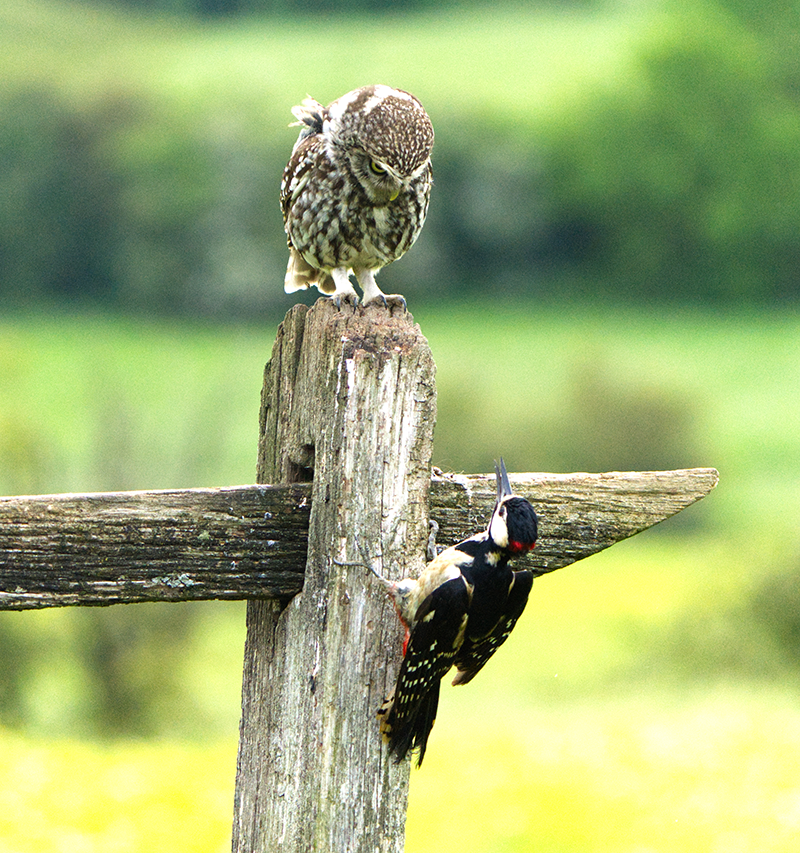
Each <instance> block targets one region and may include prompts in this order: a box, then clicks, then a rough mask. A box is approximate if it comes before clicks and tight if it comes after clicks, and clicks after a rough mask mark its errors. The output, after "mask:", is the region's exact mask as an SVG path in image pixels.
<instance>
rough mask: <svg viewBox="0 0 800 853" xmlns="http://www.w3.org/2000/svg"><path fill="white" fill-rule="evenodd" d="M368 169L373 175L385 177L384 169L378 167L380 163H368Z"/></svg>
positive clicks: (371, 161)
mask: <svg viewBox="0 0 800 853" xmlns="http://www.w3.org/2000/svg"><path fill="white" fill-rule="evenodd" d="M369 168H370V171H371V172H372V174H373V175H385V174H386V169H384V168H383V166H381V165H380V163H376V162H375V161H374V160H370V161H369Z"/></svg>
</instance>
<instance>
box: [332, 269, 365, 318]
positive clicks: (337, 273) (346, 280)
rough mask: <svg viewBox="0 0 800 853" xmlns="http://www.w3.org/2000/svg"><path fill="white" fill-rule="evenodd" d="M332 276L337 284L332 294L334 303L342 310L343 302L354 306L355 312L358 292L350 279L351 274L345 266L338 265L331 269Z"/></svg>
mask: <svg viewBox="0 0 800 853" xmlns="http://www.w3.org/2000/svg"><path fill="white" fill-rule="evenodd" d="M331 278H332V279H333V282H334V284H335V285H336V290H335V291H334V292H333V293H332V294H331V299H333V303H334V305H335V306H336V307H337V308H338V309H339V310H340V311H341V310H342V303H344V304H345V305H352V306H353V313H355V310H356V307H357V306H358V294H357V293H356V289H355V288H354V287H353V283H352V282H351V281H350V276H349V275H348V272H347V270H346V269H345V268H344V267H337V268H336V269H334V270H331Z"/></svg>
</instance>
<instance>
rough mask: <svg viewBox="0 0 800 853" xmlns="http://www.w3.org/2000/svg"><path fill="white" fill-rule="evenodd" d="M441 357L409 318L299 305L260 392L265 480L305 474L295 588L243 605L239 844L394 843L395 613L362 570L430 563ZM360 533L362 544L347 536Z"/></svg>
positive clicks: (361, 846)
mask: <svg viewBox="0 0 800 853" xmlns="http://www.w3.org/2000/svg"><path fill="white" fill-rule="evenodd" d="M434 372H435V367H434V363H433V359H432V357H431V353H430V349H429V347H428V344H427V341H426V340H425V338H424V337H423V336H422V334H421V333H420V331H419V327H417V326H415V325H414V323H413V319H412V318H411V317H410V315H407V314H405V313H404V314H402V315H400V316H394V317H392V316H390V315H389V313H388V312H387V310H386V309H385V308H383V307H380V308H378V307H371V306H368V307H367V308H366V309H361V308H359V309H358V310H356V311H355V312H349V311H339V310H337V309H336V308H335V307H334V305H333V304H332V303H331V302H330V301H329V300H324V301H323V300H320V301H318V302H317V304H316V305H315V306H314V307H313V308H311V309H310V310H309V309H307V308H306V307H305V306H296V307H295V308H294V309H293V310H292V311H291V312H289V314H288V315H287V317H286V319H285V320H284V322H283V324H282V325H281V327H280V328H279V331H278V337H277V340H276V342H275V345H274V347H273V351H272V359H271V361H270V363H269V364H268V365H267V369H266V372H265V379H264V390H263V394H262V412H261V439H260V448H259V470H258V478H259V482H264V483H289V482H298V481H303V480H308V479H310V478H311V476H312V473H313V486H312V508H311V517H310V521H309V533H308V558H307V564H306V574H305V582H304V586H303V590H302V592H301V593H300V594H299V595H297V596H296V597H294V598H293V599H292V600H291V601H290V602H289V603H288V605H287V606H285V607H283V608H282V607H281V604H280V603H279V602H275V601H251V602H249V604H248V613H247V642H246V647H245V664H244V679H243V691H242V723H241V733H240V743H239V759H238V772H237V781H236V801H235V819H234V830H233V850H234V851H235V853H251V851H253V852H254V851H287V853H300V851H303V853H306V851H325V853H328V851H330V853H339V851H342V853H344V851H348V852H349V851H364V853H375V852H376V851H398V853H399V851H402V849H403V839H404V825H405V814H406V800H407V792H408V765H407V764H401V765H399V766H398V765H395V764H394V763H393V762H390V761H387V760H386V756H385V751H384V748H383V746H382V744H381V742H380V738H379V735H378V730H377V723H376V721H375V711H376V709H377V708H378V706H379V705H380V703H381V701H382V699H383V698H384V696H385V694H386V692H387V691H388V690H389V689H390V687H391V684H392V681H393V679H394V676H395V674H396V673H395V672H394V671H393V668H392V667H391V666H387V664H388V663H389V662H390V661H391V660H392V659H396V657H397V652H398V643H399V631H398V630H397V628H398V626H397V624H396V621H395V619H394V617H393V611H392V609H391V606H390V604H389V602H388V601H387V600H386V598H385V596H384V594H383V591H382V589H381V588H380V587H379V586H378V585H377V584H376V583H375V582H374V581H373V580H371V577H370V575H369V574H368V573H367V572H366V570H364V569H362V568H359V567H353V566H349V567H345V566H339V565H336V563H334V560H338V561H340V562H345V561H351V562H352V561H357V560H361V559H362V555H361V552H362V550H363V551H364V552H366V553H369V554H370V555H378V554H382V555H383V557H382V562H383V566H384V570H385V572H386V573H387V575H388V576H390V577H397V576H400V575H401V574H407V573H409V572H412V571H413V572H417V571H419V570H420V569H421V567H422V564H423V562H424V553H425V543H426V541H427V535H428V528H427V520H428V488H429V486H430V470H431V469H430V461H431V452H432V442H433V427H434V421H435V417H436V393H435V386H434ZM356 536H357V537H358V541H357V542H356Z"/></svg>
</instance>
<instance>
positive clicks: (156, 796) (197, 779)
mask: <svg viewBox="0 0 800 853" xmlns="http://www.w3.org/2000/svg"><path fill="white" fill-rule="evenodd" d="M412 307H413V306H412ZM415 318H416V319H417V320H418V321H419V322H420V324H421V327H422V329H423V331H424V332H425V334H426V335H427V337H428V338H429V341H430V343H431V347H432V349H433V352H434V356H435V358H436V361H437V366H438V378H437V383H438V390H439V409H440V417H439V422H438V424H437V433H436V436H437V438H436V459H435V461H436V462H437V463H438V464H440V465H442V466H444V467H448V468H453V469H456V470H487V469H489V467H490V465H491V460H492V458H493V457H494V456H497V455H499V454H501V453H502V454H503V455H504V456H505V457H506V460H507V462H508V463H509V468H510V469H513V470H547V469H555V470H579V469H583V468H585V467H591V466H590V464H589V463H596V464H595V466H594V467H596V468H601V469H604V468H608V469H611V468H614V467H617V465H616V462H617V461H619V460H624V459H633V460H640V461H641V463H642V464H641V466H637V467H646V466H647V463H648V461H649V460H651V459H654V460H656V461H658V460H659V459H661V458H664V457H663V456H659V453H661V449H660V448H653V447H650V446H649V444H648V441H649V439H648V436H654V437H655V438H654V441H657V442H658V443H659V444H660V445H664V444H667V443H669V435H670V433H671V432H675V431H677V432H678V436H679V439H680V440H679V441H678V442H677V444H675V445H674V446H671V447H670V454H671V455H670V456H669V458H670V459H673V460H674V462H675V464H676V466H677V465H695V464H696V465H712V466H716V467H718V468H719V469H720V472H721V481H720V485H719V487H718V488H717V490H716V491H715V492H714V493H712V495H711V496H709V497H708V498H707V499H705V500H704V501H703V502H701V503H700V504H698V505H697V506H696V507H693V508H692V509H690V510H688V511H686V512H685V513H683V514H681V516H684V517H683V518H682V517H681V516H678V517H677V518H675V519H674V520H672V521H669V522H666V523H665V524H663V525H661V527H660V528H657V529H656V530H654V531H651V532H648V533H645V534H642V535H640V536H638V537H635V538H634V539H632V540H630V541H628V542H625V543H621V544H619V545H617V546H615V547H614V548H612V549H610V550H609V551H607V552H604V553H602V554H599V555H597V556H595V557H593V558H591V559H590V560H587V561H585V562H582V563H579V564H576V565H574V566H571V567H569V568H567V569H565V570H563V571H559V572H556V573H554V574H553V575H550V576H547V577H544V578H541V579H540V580H538V581H537V582H536V584H535V585H534V594H533V595H532V598H531V601H530V603H529V605H528V609H527V611H526V613H525V616H524V617H523V619H522V620H521V622H520V624H519V626H518V627H517V629H516V630H515V632H514V634H513V635H512V637H511V638H510V639H509V641H508V643H507V644H506V646H504V648H503V649H502V650H501V651H500V652H499V653H498V654H497V655H496V656H495V658H494V659H493V660H492V663H491V664H490V666H488V667H487V668H486V670H485V671H484V672H483V673H482V674H481V677H480V678H479V679H476V681H475V682H474V683H473V684H470V685H469V686H468V687H466V688H462V689H458V690H456V689H450V688H446V689H445V690H444V691H443V697H442V707H441V711H440V715H439V719H438V722H437V726H436V728H435V730H434V733H433V736H432V739H431V743H430V750H429V752H428V756H427V757H426V761H425V766H424V768H423V769H422V770H421V771H419V772H414V773H413V775H412V792H411V806H410V811H409V818H408V843H407V849H408V851H409V853H427V851H434V850H442V849H459V848H460V849H466V850H470V851H474V853H484V851H485V852H486V853H497V851H501V853H504V852H505V851H528V850H531V849H535V850H537V851H551V850H552V851H562V853H564V851H567V853H569V851H587V853H588V851H595V850H598V849H602V850H608V851H620V853H623V851H624V853H633V851H658V853H671V851H676V853H677V851H681V853H686V851H690V852H691V851H695V850H696V851H698V853H700V851H703V853H706V851H722V850H725V851H726V853H727V851H742V853H745V851H747V852H748V853H749V851H752V850H758V851H787V853H788V851H790V850H793V849H794V845H795V844H796V838H797V834H798V832H800V787H798V782H797V774H796V767H797V766H798V762H800V712H798V710H797V709H798V701H797V700H798V698H799V697H798V694H800V678H798V671H797V667H796V662H795V661H794V659H793V658H794V653H793V651H792V647H791V646H787V645H786V643H785V642H781V638H782V637H785V636H786V633H785V632H786V630H787V626H788V628H791V626H792V625H793V624H795V622H796V613H797V607H796V596H797V592H796V590H797V587H798V585H797V584H796V576H797V571H796V566H797V554H798V548H797V544H798V537H797V532H796V518H797V516H798V509H800V507H798V502H799V498H800V495H799V494H798V490H797V488H796V483H797V482H798V479H800V470H798V469H799V468H800V429H798V425H800V396H799V395H798V394H797V388H798V380H799V379H800V376H798V373H800V352H799V351H798V350H800V343H798V342H800V317H798V316H796V315H793V314H790V313H787V312H783V313H781V314H767V313H764V314H754V315H733V314H732V315H729V316H723V315H718V314H717V315H707V314H702V313H690V312H684V313H681V312H670V313H669V315H668V316H665V315H663V314H658V313H656V312H650V311H647V310H644V309H643V310H640V311H633V310H627V311H619V310H612V309H603V308H595V309H588V308H586V309H575V310H569V311H566V310H565V311H556V310H552V309H551V310H538V309H537V308H536V307H535V306H530V305H522V306H519V305H516V306H514V305H508V306H505V305H503V304H499V305H494V306H492V307H491V309H490V310H487V309H484V308H478V307H470V306H466V305H465V306H449V307H446V308H444V307H437V306H421V307H420V308H419V310H417V311H416V312H415ZM273 336H274V324H272V325H265V326H264V327H263V328H255V327H250V328H213V327H198V326H196V325H192V324H184V323H172V322H163V321H162V322H140V321H135V320H132V319H127V320H120V319H114V318H109V317H103V316H100V315H97V316H93V317H82V316H70V315H63V314H51V315H49V316H40V315H36V316H34V315H27V316H19V317H16V318H8V317H6V318H4V319H3V320H0V376H2V377H3V378H2V381H0V492H2V493H6V494H8V493H13V492H52V491H63V490H75V491H80V490H93V489H116V488H155V487H166V486H195V485H225V484H233V483H236V482H246V481H251V480H252V479H253V468H254V459H255V443H256V424H257V411H258V394H259V387H260V381H261V372H262V369H263V363H264V361H265V360H266V358H267V357H268V355H269V350H270V348H271V343H272V339H273ZM658 413H662V414H663V413H666V414H664V417H667V416H668V415H669V417H673V418H675V420H674V421H669V422H668V423H667V425H666V429H665V428H664V424H661V428H660V431H659V430H658V429H655V428H652V429H650V428H648V429H647V430H645V429H642V427H641V424H640V423H638V419H640V418H641V419H647V418H654V417H655V416H656V415H658ZM575 424H577V426H575ZM593 424H594V426H595V428H594V430H592V429H591V427H592V425H593ZM675 424H677V426H675ZM630 435H634V437H635V438H636V441H635V442H633V443H632V444H630V446H628V447H626V448H625V449H624V453H621V451H620V444H624V443H625V441H626V440H627V437H630ZM464 436H470V440H469V441H465V440H464ZM590 439H591V440H590ZM587 443H588V444H589V445H590V446H589V447H588V449H587ZM683 445H685V447H686V457H685V460H684V459H683V457H682V456H681V446H683ZM604 458H608V460H609V461H608V464H606V465H603V464H602V463H603V459H604ZM571 459H574V464H570V460H571ZM546 523H547V520H546V518H545V519H542V524H543V525H546ZM776 578H778V579H780V578H788V579H789V586H788V587H785V589H788V590H789V594H788V595H786V594H784V595H783V596H782V597H781V596H780V595H778V594H777V593H775V592H774V590H775V589H778V588H779V587H774V586H772V585H771V584H772V581H773V580H774V579H776ZM770 590H773V593H772V597H771V598H770ZM792 590H795V591H794V592H792ZM792 594H793V595H794V596H795V599H792V598H791V595H792ZM759 602H760V603H759ZM212 606H213V605H212ZM225 607H226V608H227V609H226V612H225V615H224V616H222V617H220V618H217V619H211V620H209V622H208V623H207V624H208V631H206V632H203V642H202V643H201V644H199V645H198V647H197V648H196V649H195V651H194V652H193V651H192V648H193V646H194V641H189V640H188V639H187V643H186V647H185V651H184V650H183V649H182V650H181V654H179V655H176V656H175V657H173V658H171V661H172V663H173V665H176V666H177V665H180V664H179V663H175V661H180V660H181V658H183V657H184V655H185V663H184V664H183V666H184V670H183V671H182V672H181V675H180V681H181V683H182V684H183V687H184V689H185V691H186V693H185V697H186V699H185V702H186V704H187V705H189V706H192V705H196V704H201V705H204V707H205V714H206V716H205V717H204V719H206V720H211V721H212V722H211V723H209V724H208V727H207V729H206V730H207V731H208V732H211V734H210V735H209V736H208V737H206V738H203V737H202V736H199V737H198V732H197V731H196V730H192V734H193V737H192V738H191V739H189V738H187V736H186V735H185V734H184V735H182V734H181V731H182V730H181V728H180V726H178V725H177V724H173V722H171V723H169V724H166V723H165V731H164V733H163V734H162V736H161V737H160V738H156V739H154V740H149V741H129V740H124V739H123V740H121V739H116V738H115V739H111V740H108V741H103V742H97V741H91V740H80V739H76V737H75V732H79V731H80V728H79V726H78V724H77V722H76V720H77V716H74V717H73V716H71V715H77V714H79V713H82V714H86V713H90V709H91V702H90V701H88V702H87V701H81V700H80V699H79V698H78V699H75V698H74V697H71V696H70V691H73V692H75V691H77V692H80V690H81V683H80V679H76V680H75V681H74V682H73V683H69V684H67V685H66V686H65V685H64V684H57V683H56V680H57V675H58V672H59V669H58V667H57V666H56V663H57V659H56V662H55V663H54V662H53V661H51V662H50V665H49V666H50V668H49V669H48V670H47V671H46V672H42V673H34V674H32V677H31V680H30V684H29V685H28V687H29V691H30V692H29V693H28V694H27V701H28V703H29V708H30V709H31V718H30V720H29V721H28V727H27V729H26V730H25V731H26V733H25V734H21V733H18V732H14V731H11V730H7V729H6V730H0V745H2V748H0V766H2V770H1V771H0V814H2V818H0V846H2V847H3V849H4V850H8V851H9V853H34V851H35V853H49V851H58V853H61V851H69V853H72V851H77V853H84V851H86V853H90V852H91V853H94V851H98V853H99V851H101V850H102V851H104V853H107V851H115V853H116V851H119V853H125V852H126V851H131V853H134V851H135V853H146V851H149V850H153V851H155V850H159V851H163V850H165V849H169V850H174V851H198V853H200V851H203V853H217V851H221V850H223V849H225V848H226V847H227V845H228V843H229V833H230V823H231V814H232V797H233V780H234V770H235V752H236V726H237V720H238V680H239V672H238V666H239V661H240V660H241V649H242V642H243V638H244V624H243V622H244V620H243V610H242V609H241V608H240V607H237V606H235V605H233V606H231V605H226V606H225ZM113 612H114V611H113V610H112V611H110V613H111V614H112V615H113ZM126 612H130V611H129V609H127V608H126ZM73 615H74V611H71V612H70V611H54V612H52V613H22V614H3V616H2V619H3V621H4V624H10V623H11V622H12V621H13V624H14V626H15V627H14V630H15V631H22V632H24V631H25V630H28V629H26V627H25V626H26V625H27V626H30V627H29V630H30V631H31V632H32V633H33V635H34V636H39V637H41V638H42V642H45V643H47V644H48V646H49V647H50V648H52V649H53V654H55V655H56V658H57V652H58V649H57V646H58V644H59V643H60V642H63V643H64V645H65V647H66V646H67V645H68V644H69V642H70V619H71V617H72V616H73ZM793 619H794V620H795V622H793V621H792V620H793ZM37 632H38V633H37ZM193 636H195V635H193ZM151 665H152V664H151ZM203 673H204V674H203ZM201 674H202V677H201ZM212 674H213V688H212V690H211V691H209V689H208V684H209V679H210V677H211V675H212ZM209 692H212V693H213V694H214V695H213V696H208V695H206V696H204V695H203V694H207V693H209ZM155 699H156V701H157V697H155ZM87 709H88V710H87ZM168 717H170V718H171V713H165V719H166V718H168Z"/></svg>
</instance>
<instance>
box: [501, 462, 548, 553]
mask: <svg viewBox="0 0 800 853" xmlns="http://www.w3.org/2000/svg"><path fill="white" fill-rule="evenodd" d="M494 470H495V474H496V476H497V503H496V504H495V507H494V512H493V513H492V520H491V521H490V522H489V537H490V538H491V540H492V541H493V542H494V543H495V545H498V546H499V547H500V548H503V549H504V550H507V551H510V552H511V553H512V554H521V553H524V552H525V551H530V550H531V549H532V548H533V546H534V545H535V544H536V537H537V534H538V526H537V521H536V513H535V512H534V509H533V507H532V506H531V505H530V504H529V503H528V501H526V500H525V498H521V497H520V496H519V495H515V494H514V493H513V492H512V491H511V484H510V483H509V482H508V474H507V473H506V466H505V463H504V462H503V459H502V457H501V459H500V465H499V466H498V465H497V463H495V466H494Z"/></svg>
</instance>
